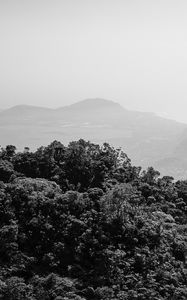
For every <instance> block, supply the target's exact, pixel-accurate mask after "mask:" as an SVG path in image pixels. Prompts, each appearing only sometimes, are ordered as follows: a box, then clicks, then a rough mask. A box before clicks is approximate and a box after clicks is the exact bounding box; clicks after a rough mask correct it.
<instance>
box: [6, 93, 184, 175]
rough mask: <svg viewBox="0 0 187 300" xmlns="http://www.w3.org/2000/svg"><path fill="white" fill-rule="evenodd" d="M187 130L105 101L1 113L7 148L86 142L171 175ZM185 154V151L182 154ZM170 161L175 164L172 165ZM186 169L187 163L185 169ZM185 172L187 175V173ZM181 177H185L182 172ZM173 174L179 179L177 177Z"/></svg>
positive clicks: (156, 117)
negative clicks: (119, 151) (121, 152)
mask: <svg viewBox="0 0 187 300" xmlns="http://www.w3.org/2000/svg"><path fill="white" fill-rule="evenodd" d="M185 132H186V137H187V125H185V124H182V123H178V122H176V121H173V120H169V119H164V118H162V117H159V116H157V115H156V114H154V113H145V112H138V111H130V110H127V109H125V108H123V107H122V106H121V105H120V104H118V103H116V102H113V101H109V100H105V99H100V98H96V99H86V100H83V101H80V102H77V103H75V104H71V105H68V106H64V107H59V108H57V109H50V108H44V107H35V106H27V105H19V106H15V107H12V108H10V109H7V110H3V111H1V112H0V141H1V145H2V146H5V145H7V144H13V145H15V146H16V147H17V148H18V149H20V150H22V149H23V148H24V147H25V146H28V147H30V149H36V148H37V147H39V146H40V145H41V144H42V145H47V144H49V143H50V142H51V141H53V140H55V139H56V140H60V141H61V142H62V143H64V144H67V143H68V142H70V141H72V140H77V139H79V138H84V139H86V140H91V141H93V142H97V143H102V142H109V143H110V144H112V145H114V146H115V147H118V146H120V147H122V148H123V149H124V151H125V152H126V153H127V154H128V155H129V157H131V158H132V161H133V163H134V164H136V165H142V166H143V167H147V166H149V165H153V166H155V167H159V168H158V169H161V171H162V174H165V171H167V174H170V173H172V172H173V170H176V168H175V167H174V168H173V162H172V163H171V158H172V157H175V158H176V159H175V161H177V159H179V158H180V160H182V161H183V159H184V157H185V153H182V154H178V158H177V155H176V151H179V150H177V149H178V148H177V147H179V148H182V149H183V145H181V143H182V140H183V136H184V133H185ZM179 152H180V151H179ZM169 161H170V162H169ZM181 165H182V163H181ZM182 172H183V173H184V174H185V170H184V168H183V170H182ZM180 173H181V171H180ZM172 174H173V173H172Z"/></svg>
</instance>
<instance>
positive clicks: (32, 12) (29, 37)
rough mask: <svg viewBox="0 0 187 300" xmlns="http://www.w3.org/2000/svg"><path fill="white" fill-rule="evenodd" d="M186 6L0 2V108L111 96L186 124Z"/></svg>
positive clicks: (100, 0)
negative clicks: (0, 38) (21, 104)
mask: <svg viewBox="0 0 187 300" xmlns="http://www.w3.org/2000/svg"><path fill="white" fill-rule="evenodd" d="M186 9H187V3H186V2H185V1H183V0H181V1H180V2H178V1H169V0H163V1H156V2H153V1H148V0H142V1H141V2H139V1H137V0H134V1H130V2H129V1H127V0H125V1H122V0H118V1H115V2H114V1H113V0H107V1H106V0H95V1H94V2H92V1H86V0H79V1H78V2H77V1H75V0H69V1H59V0H55V1H53V2H51V1H48V0H45V2H44V1H43V0H37V1H36V0H33V1H32V2H25V1H23V0H17V1H13V0H10V1H1V2H0V25H1V26H0V33H1V37H2V40H1V41H2V47H1V49H0V63H1V71H0V91H1V92H0V99H1V100H0V101H1V104H0V106H1V108H2V109H5V108H6V107H7V108H8V107H11V106H15V105H18V104H20V103H23V104H32V105H36V106H45V107H59V106H65V105H68V104H72V103H74V102H77V101H79V99H86V98H96V97H97V95H99V96H100V97H101V98H105V99H114V100H115V101H117V102H118V103H119V104H121V105H122V106H123V107H125V108H126V109H129V110H136V111H145V112H154V113H156V114H159V115H162V116H165V117H167V118H168V117H169V118H171V119H174V120H177V121H180V122H185V123H187V115H186V112H185V110H186V106H187V105H186V99H187V88H186V81H185V78H186V77H187V51H186V50H187V43H186V39H185V37H186V35H187V19H186V14H185V11H186Z"/></svg>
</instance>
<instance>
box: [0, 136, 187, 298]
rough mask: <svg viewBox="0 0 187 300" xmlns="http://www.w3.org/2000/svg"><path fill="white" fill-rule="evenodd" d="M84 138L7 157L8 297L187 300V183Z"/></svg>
mask: <svg viewBox="0 0 187 300" xmlns="http://www.w3.org/2000/svg"><path fill="white" fill-rule="evenodd" d="M159 176H160V174H159V172H158V171H156V170H154V169H153V168H152V167H150V168H148V170H146V171H142V172H141V168H140V167H135V166H132V164H131V161H130V159H129V158H128V157H127V155H126V154H125V153H124V152H123V151H122V150H121V149H114V148H113V147H111V146H110V145H108V144H104V145H102V146H99V145H96V144H93V143H90V142H86V141H84V140H79V141H76V142H71V143H70V144H69V145H68V146H64V145H63V144H61V143H60V142H58V141H54V142H53V143H51V144H50V145H49V146H47V147H40V148H39V149H38V150H37V151H35V152H30V151H29V149H28V148H25V149H24V151H23V152H16V148H15V147H14V146H12V145H9V146H7V147H6V148H5V149H1V151H0V267H1V268H0V299H3V300H22V299H29V300H60V299H61V300H85V299H91V300H92V299H93V300H135V299H136V300H149V299H150V300H165V299H167V300H171V299H173V300H185V299H187V181H177V182H175V181H174V179H173V178H172V177H170V176H164V177H163V178H161V177H159Z"/></svg>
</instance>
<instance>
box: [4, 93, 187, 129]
mask: <svg viewBox="0 0 187 300" xmlns="http://www.w3.org/2000/svg"><path fill="white" fill-rule="evenodd" d="M95 99H97V100H98V99H99V100H105V101H108V102H113V103H116V104H119V105H120V106H121V107H122V108H123V109H126V110H129V111H137V112H142V113H153V114H155V115H156V116H158V117H161V118H163V119H168V120H171V121H176V122H178V123H184V124H187V121H182V120H180V119H179V120H177V119H174V118H173V117H172V116H169V115H168V114H167V113H164V112H154V111H143V110H136V109H129V108H127V107H125V106H124V105H123V104H121V103H119V102H117V101H115V100H111V99H110V100H109V99H104V98H100V97H97V98H87V99H82V100H78V101H76V102H72V103H70V104H64V105H62V106H57V107H54V106H53V107H50V106H45V105H43V106H41V105H37V104H34V105H32V104H27V103H20V104H16V105H13V106H9V107H6V108H1V107H0V112H3V111H6V110H9V109H11V108H14V107H36V108H45V109H49V110H50V109H51V110H58V109H60V108H64V107H67V106H71V105H74V104H77V103H80V102H84V101H89V100H95Z"/></svg>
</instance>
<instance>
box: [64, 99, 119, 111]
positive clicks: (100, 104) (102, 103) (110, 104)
mask: <svg viewBox="0 0 187 300" xmlns="http://www.w3.org/2000/svg"><path fill="white" fill-rule="evenodd" d="M66 108H70V109H84V110H93V109H94V110H95V109H104V108H118V109H119V108H120V109H123V107H122V106H121V105H120V104H119V103H117V102H114V101H111V100H106V99H103V98H89V99H84V100H82V101H79V102H76V103H73V104H71V105H69V106H66Z"/></svg>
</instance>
